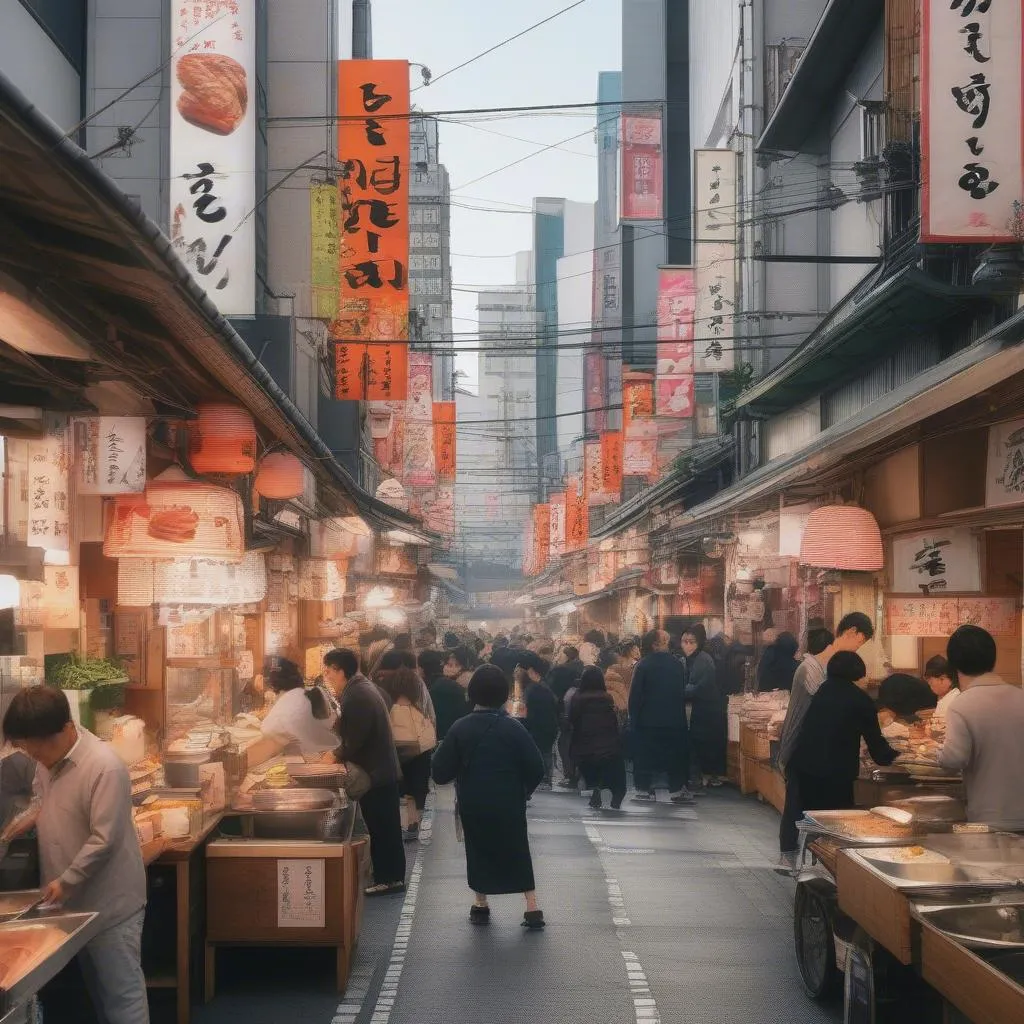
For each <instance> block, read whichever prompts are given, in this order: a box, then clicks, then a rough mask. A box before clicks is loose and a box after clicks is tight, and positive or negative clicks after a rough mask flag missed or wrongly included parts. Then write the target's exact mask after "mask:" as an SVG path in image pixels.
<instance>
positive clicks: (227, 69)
mask: <svg viewBox="0 0 1024 1024" xmlns="http://www.w3.org/2000/svg"><path fill="white" fill-rule="evenodd" d="M177 73H178V81H179V82H180V83H181V88H182V94H181V96H179V97H178V113H180V114H181V116H182V117H183V118H184V119H185V120H186V121H188V122H189V124H194V125H195V126H196V127H197V128H202V129H203V130H204V131H208V132H212V133H213V134H214V135H230V134H231V133H232V132H233V131H234V130H235V129H236V128H237V127H238V126H239V124H240V123H241V121H242V118H243V117H245V109H246V107H247V106H248V102H249V89H248V85H247V83H246V76H245V68H244V67H242V65H241V64H239V63H238V61H237V60H234V59H233V58H231V57H228V56H225V55H224V54H219V53H188V54H186V55H185V56H184V57H182V58H181V59H180V60H179V61H178V68H177Z"/></svg>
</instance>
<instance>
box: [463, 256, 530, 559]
mask: <svg viewBox="0 0 1024 1024" xmlns="http://www.w3.org/2000/svg"><path fill="white" fill-rule="evenodd" d="M531 264H532V254H531V253H529V252H523V253H519V254H518V256H517V258H516V278H517V282H516V284H515V286H513V287H510V288H502V289H495V290H493V291H486V292H481V293H480V297H479V300H478V304H477V312H478V319H479V338H480V353H479V357H478V358H479V373H478V380H479V384H478V394H476V395H473V394H471V393H469V392H468V391H464V390H462V389H460V390H459V391H457V392H456V395H455V401H456V410H457V417H458V427H457V440H458V448H459V462H458V469H457V475H456V483H455V495H456V497H455V503H456V515H457V517H458V522H459V528H460V537H461V539H462V543H463V547H462V549H461V550H460V554H462V555H464V556H465V558H466V559H467V560H468V561H472V560H474V559H479V560H486V561H489V562H498V563H501V564H503V565H505V566H507V568H508V569H509V572H510V573H511V574H516V573H518V571H519V569H520V566H521V564H522V543H523V523H524V522H525V521H526V519H527V517H528V515H529V510H530V507H531V506H532V504H533V503H534V502H535V501H537V447H536V443H537V437H536V430H535V422H534V417H535V416H536V415H537V408H538V406H537V403H536V401H535V399H534V389H535V385H536V370H535V366H534V357H535V347H536V345H537V335H538V331H537V327H538V322H539V319H540V315H539V314H538V312H537V309H536V307H535V304H534V296H533V286H532V284H531V281H532V280H533V271H532V268H531ZM520 352H521V354H520Z"/></svg>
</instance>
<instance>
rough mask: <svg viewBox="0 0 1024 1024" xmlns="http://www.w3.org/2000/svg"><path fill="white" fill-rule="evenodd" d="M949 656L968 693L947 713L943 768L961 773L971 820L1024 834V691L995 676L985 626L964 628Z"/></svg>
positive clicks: (991, 645) (992, 645)
mask: <svg viewBox="0 0 1024 1024" xmlns="http://www.w3.org/2000/svg"><path fill="white" fill-rule="evenodd" d="M946 657H947V658H948V659H949V663H950V665H951V666H952V667H953V668H954V669H955V670H956V672H957V674H958V676H959V677H960V688H961V690H962V691H963V692H962V693H961V694H960V696H959V697H958V698H957V699H956V703H955V704H953V705H952V706H951V707H950V708H949V710H948V711H947V712H946V742H945V745H944V746H943V748H942V750H941V751H940V753H939V764H940V765H942V767H943V768H946V769H948V770H950V771H962V772H963V773H964V784H965V786H966V787H967V819H968V821H976V822H981V823H983V824H985V825H990V826H992V827H994V828H998V829H1002V830H1006V831H1022V830H1024V787H1022V786H1021V779H1022V778H1024V743H1022V742H1021V737H1022V736H1024V692H1022V691H1021V688H1020V687H1019V686H1012V685H1011V684H1010V683H1006V682H1004V681H1003V680H1002V679H1000V678H999V676H997V675H995V674H994V673H993V671H992V670H993V669H994V668H995V667H996V642H995V640H993V639H992V636H991V635H990V634H989V633H987V632H986V631H985V630H984V629H982V628H981V627H980V626H961V627H960V628H959V629H958V630H957V631H956V632H955V633H954V634H953V635H952V636H951V637H950V638H949V644H948V645H947V647H946Z"/></svg>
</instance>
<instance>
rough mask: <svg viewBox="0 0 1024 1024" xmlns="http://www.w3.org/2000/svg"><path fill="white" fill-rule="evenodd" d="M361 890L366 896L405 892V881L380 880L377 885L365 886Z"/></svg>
mask: <svg viewBox="0 0 1024 1024" xmlns="http://www.w3.org/2000/svg"><path fill="white" fill-rule="evenodd" d="M363 892H364V893H365V894H366V895H367V896H390V895H392V893H396V892H405V882H381V883H380V884H379V885H370V886H367V887H366V888H365V889H364V890H363Z"/></svg>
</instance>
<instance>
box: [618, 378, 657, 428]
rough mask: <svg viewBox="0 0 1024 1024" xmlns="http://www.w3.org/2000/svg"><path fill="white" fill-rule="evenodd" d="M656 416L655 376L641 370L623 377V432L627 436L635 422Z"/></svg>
mask: <svg viewBox="0 0 1024 1024" xmlns="http://www.w3.org/2000/svg"><path fill="white" fill-rule="evenodd" d="M653 415H654V374H653V373H643V372H641V371H639V370H633V371H627V372H625V373H623V375H622V430H623V433H625V434H626V435H628V434H629V428H630V426H631V425H632V423H633V421H634V420H647V419H650V418H651V417H652V416H653Z"/></svg>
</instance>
